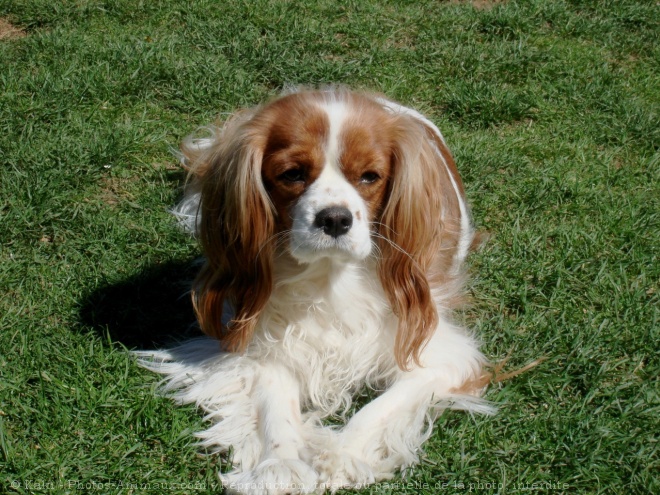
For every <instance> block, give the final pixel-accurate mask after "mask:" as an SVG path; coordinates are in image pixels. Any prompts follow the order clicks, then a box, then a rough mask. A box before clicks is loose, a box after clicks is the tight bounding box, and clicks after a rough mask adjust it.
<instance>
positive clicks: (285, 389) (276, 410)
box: [223, 363, 318, 495]
mask: <svg viewBox="0 0 660 495" xmlns="http://www.w3.org/2000/svg"><path fill="white" fill-rule="evenodd" d="M252 398H253V401H254V403H255V405H256V409H257V423H258V424H257V428H258V433H259V436H260V437H261V443H262V445H263V451H262V455H261V459H260V461H259V463H258V464H257V465H256V466H255V467H254V468H253V469H251V470H248V471H238V470H236V471H233V472H231V473H228V474H226V475H224V476H223V484H224V485H225V486H226V487H227V488H228V489H229V490H230V491H237V492H244V493H250V494H256V493H259V494H269V495H271V494H284V493H287V494H289V493H311V492H313V491H314V490H315V489H316V487H317V478H318V477H317V474H316V472H315V471H314V470H313V469H312V468H311V466H310V465H309V464H308V463H307V462H306V461H305V459H306V458H307V459H308V458H309V454H308V453H307V452H306V450H305V435H304V428H305V427H304V426H303V423H302V420H301V412H300V390H299V384H298V382H297V381H296V379H295V377H294V376H293V375H292V374H291V373H290V372H289V371H288V370H287V369H286V368H285V367H284V366H281V365H278V364H275V363H270V364H264V365H261V366H260V369H259V371H258V376H257V382H256V383H255V384H254V389H253V391H252Z"/></svg>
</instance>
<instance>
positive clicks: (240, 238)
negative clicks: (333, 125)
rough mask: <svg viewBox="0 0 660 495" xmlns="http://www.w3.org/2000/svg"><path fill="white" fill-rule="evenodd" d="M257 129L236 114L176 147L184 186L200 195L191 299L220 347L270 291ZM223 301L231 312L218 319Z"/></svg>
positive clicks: (268, 219)
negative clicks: (198, 258)
mask: <svg viewBox="0 0 660 495" xmlns="http://www.w3.org/2000/svg"><path fill="white" fill-rule="evenodd" d="M265 134H266V133H265V132H264V130H263V129H259V128H258V126H257V125H256V124H254V123H253V119H252V115H251V114H250V113H243V114H238V115H237V116H235V117H233V118H232V119H230V120H229V121H228V122H227V123H226V124H225V126H224V127H223V128H222V129H218V130H216V131H215V136H214V137H213V138H211V139H207V140H204V143H203V144H204V145H205V146H203V147H200V146H199V145H198V142H194V141H192V142H189V143H188V144H187V145H184V146H183V153H184V155H185V156H186V157H187V158H189V159H190V162H191V173H192V175H193V179H192V183H191V187H192V188H193V189H196V190H197V191H198V192H199V194H200V196H201V197H200V202H199V212H198V214H197V235H198V237H199V240H200V243H201V246H202V249H203V251H204V254H205V256H206V262H205V264H204V266H203V268H202V270H201V271H200V273H199V275H198V276H197V279H196V280H195V282H194V284H193V291H192V298H193V305H194V308H195V312H196V314H197V318H198V321H199V324H200V326H201V328H202V330H203V331H204V332H205V333H206V334H208V335H210V336H213V337H216V338H218V339H220V340H221V341H222V343H223V347H224V348H225V349H226V350H228V351H235V352H242V351H243V350H245V348H246V346H247V344H248V343H249V341H250V339H251V337H252V334H253V332H254V327H255V325H256V322H257V319H258V316H259V314H260V313H261V311H262V310H263V308H264V306H265V304H266V302H267V301H268V298H269V296H270V293H271V290H272V264H273V249H272V243H270V242H269V240H270V239H271V236H272V235H273V229H274V225H275V222H274V213H273V207H272V204H271V202H270V199H269V197H268V194H267V193H266V191H265V189H264V187H263V184H262V180H261V163H262V159H263V150H264V147H265V139H266V137H265ZM200 148H203V149H200ZM226 303H230V304H231V305H232V306H233V308H234V311H233V318H232V319H231V321H229V322H228V323H227V324H224V323H223V316H225V320H226V319H227V317H226V315H223V310H224V309H225V307H226Z"/></svg>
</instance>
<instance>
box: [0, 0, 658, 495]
mask: <svg viewBox="0 0 660 495" xmlns="http://www.w3.org/2000/svg"><path fill="white" fill-rule="evenodd" d="M0 18H3V19H5V20H8V21H10V22H11V23H13V24H14V25H15V26H18V27H20V28H22V29H23V31H24V34H25V35H24V36H16V35H15V34H14V35H13V36H11V37H7V38H3V39H0V492H1V493H49V494H50V493H122V494H130V493H173V494H174V493H200V494H202V493H212V492H217V491H218V489H217V488H214V485H217V477H216V472H217V471H218V469H221V468H222V466H223V465H224V460H223V459H222V458H220V457H217V456H216V457H206V458H204V457H201V456H199V452H198V450H197V449H196V447H195V445H194V439H193V437H192V435H191V434H192V432H194V431H197V430H199V429H201V428H202V424H203V422H202V419H201V415H200V413H199V412H197V411H195V410H194V408H191V407H178V406H175V405H174V404H172V403H170V402H169V401H168V400H166V399H163V398H158V397H157V396H156V395H155V394H154V387H155V384H156V382H157V378H156V377H154V376H153V375H151V374H150V373H148V372H145V371H143V370H141V369H138V368H137V367H136V366H135V364H134V363H133V361H132V360H131V358H130V357H129V356H128V354H127V352H126V347H128V348H131V347H135V346H138V347H146V348H150V347H154V346H157V345H164V344H167V343H168V342H171V341H172V340H174V339H180V338H184V337H185V336H186V335H189V334H190V333H191V331H190V330H188V328H187V326H188V323H190V322H191V321H192V315H191V313H190V308H189V307H188V304H187V303H186V301H185V300H180V299H178V298H179V295H180V294H182V293H183V291H184V290H185V289H184V287H185V282H186V280H188V279H189V278H190V277H191V273H192V272H194V269H192V270H191V268H190V262H191V260H193V259H194V258H195V257H196V255H197V254H198V250H197V247H196V246H195V243H194V241H192V240H191V239H189V238H187V237H186V236H184V235H183V234H182V233H180V232H179V231H178V229H177V227H176V225H175V222H174V220H173V218H172V217H171V216H170V215H169V214H168V213H167V208H168V206H170V205H172V204H173V203H174V202H175V201H176V199H177V197H178V195H179V194H180V190H179V187H180V185H181V181H182V177H183V176H182V174H181V172H180V171H178V169H177V167H176V165H175V164H174V160H173V158H172V156H171V154H170V151H169V150H170V148H171V147H175V146H176V145H177V143H178V142H179V140H180V139H181V138H182V137H183V136H185V135H186V134H188V133H190V132H192V131H194V130H195V129H196V127H197V126H199V125H203V124H206V123H209V122H211V121H212V120H214V119H215V117H216V116H217V115H219V114H221V113H224V112H230V111H232V110H234V109H236V108H238V107H242V106H246V105H252V104H255V103H257V102H259V101H261V100H262V99H264V98H266V97H268V96H270V95H273V94H276V93H277V92H278V91H279V90H281V89H282V88H283V87H285V86H286V85H290V84H308V85H316V84H324V83H343V84H348V85H350V86H353V87H357V88H365V89H371V90H377V91H381V92H384V93H386V94H387V95H389V96H390V97H392V98H394V99H397V100H400V101H402V102H404V103H406V104H409V105H412V106H415V107H417V108H419V109H420V110H422V111H423V112H425V113H426V114H428V115H429V116H430V117H431V118H433V120H434V121H435V122H436V123H437V124H438V125H439V126H440V128H441V129H443V131H444V133H445V135H446V138H447V140H448V142H449V144H450V146H451V148H452V149H453V151H454V153H455V155H456V158H457V162H458V165H459V168H460V170H461V173H462V174H463V177H464V179H465V183H466V187H467V194H468V196H469V199H470V201H471V203H472V208H473V214H474V217H475V222H476V224H477V226H478V227H479V228H480V229H482V230H485V231H488V232H490V233H491V238H490V241H489V242H488V244H487V245H486V246H485V248H484V249H483V250H482V251H480V252H479V253H477V254H476V255H474V256H473V257H472V258H471V266H472V272H473V274H474V278H473V282H472V284H471V291H472V293H473V296H474V304H473V305H472V306H471V307H470V308H469V309H468V310H467V311H466V313H465V315H463V317H464V318H465V319H466V320H467V321H468V322H469V324H470V325H471V326H472V327H474V328H475V330H476V331H477V332H478V334H479V336H480V337H481V339H482V340H483V342H484V350H485V352H486V353H487V355H488V356H489V357H490V358H491V359H492V360H494V361H497V360H500V359H502V358H504V357H505V356H506V355H507V354H508V353H509V352H510V351H511V352H512V354H511V358H510V360H509V362H508V365H507V366H508V368H509V369H515V368H516V367H519V366H522V365H524V364H525V363H527V362H530V361H533V360H535V359H537V358H539V357H541V356H545V357H547V360H546V361H544V362H543V363H542V364H540V365H539V366H537V367H536V368H534V369H533V370H531V371H529V372H527V373H525V374H523V375H521V376H519V377H516V378H514V379H512V380H510V381H507V382H504V383H501V384H497V385H494V386H493V387H491V389H490V390H489V392H488V394H487V398H488V399H490V400H491V401H493V402H496V403H498V404H500V410H499V413H498V415H497V416H494V417H488V418H484V417H475V418H471V417H470V416H469V415H466V414H462V413H459V412H450V413H446V414H444V415H443V416H442V417H441V418H440V419H439V421H438V425H437V429H436V432H435V434H434V436H433V437H432V439H431V440H430V442H429V443H428V444H427V447H426V454H425V455H424V458H423V462H422V463H421V464H420V465H419V466H418V467H416V468H415V469H414V470H412V472H411V473H410V474H409V477H408V478H406V480H402V479H401V478H395V479H394V480H392V481H391V483H389V484H385V483H383V484H379V485H375V486H374V487H371V488H368V489H366V490H364V491H363V493H365V494H366V493H429V494H431V493H470V492H472V493H475V492H476V493H484V494H486V493H528V492H530V491H532V492H534V493H538V492H542V493H589V494H591V493H594V494H595V493H631V494H632V493H654V492H655V493H658V492H660V482H659V481H658V479H659V478H658V477H659V476H660V459H659V456H658V443H657V442H658V433H659V432H660V425H659V421H658V417H659V415H660V403H659V400H658V392H659V390H658V389H659V387H658V376H659V375H660V363H659V358H658V342H660V331H659V329H660V322H659V313H660V312H659V300H658V299H659V295H658V291H659V287H658V285H659V284H658V282H659V280H660V260H659V259H658V249H659V246H660V222H659V216H660V187H659V184H660V155H659V150H658V146H659V144H660V117H659V114H658V110H659V106H660V105H659V104H660V77H659V64H658V61H659V60H660V40H659V37H660V34H659V33H660V25H659V20H660V7H659V6H658V3H657V2H655V1H628V0H622V1H602V2H597V1H587V0H584V1H570V2H569V1H529V2H523V1H520V2H515V1H501V2H493V3H489V2H483V1H479V2H469V1H462V2H461V1H452V2H441V1H430V0H429V1H426V0H422V1H403V0H401V1H376V0H364V1H362V0H361V1H339V2H335V1H332V2H331V1H328V0H322V1H320V2H311V1H310V2H305V1H291V2H279V1H274V0H272V1H265V0H260V1H253V2H230V1H225V2H223V1H217V0H206V1H198V2H188V1H186V2H183V1H174V0H162V1H137V0H106V1H101V0H80V1H75V2H74V1H60V2H53V1H52V0H0ZM69 480H71V483H70V482H69ZM407 482H411V483H413V485H410V486H408V485H406V484H405V483H407ZM143 483H149V485H142V484H143ZM159 483H164V485H158V484H159ZM424 483H427V484H428V487H425V486H424ZM437 483H439V484H440V485H438V488H436V484H437ZM443 483H445V484H446V485H445V487H444V488H443V486H442V484H443ZM533 483H537V484H538V485H533Z"/></svg>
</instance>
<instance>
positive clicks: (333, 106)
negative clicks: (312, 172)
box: [323, 101, 348, 172]
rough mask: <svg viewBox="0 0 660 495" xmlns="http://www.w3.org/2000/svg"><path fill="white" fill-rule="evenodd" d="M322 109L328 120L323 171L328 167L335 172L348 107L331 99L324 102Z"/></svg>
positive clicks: (337, 166) (337, 168)
mask: <svg viewBox="0 0 660 495" xmlns="http://www.w3.org/2000/svg"><path fill="white" fill-rule="evenodd" d="M324 110H325V112H326V114H327V115H328V122H329V132H328V140H327V141H326V143H325V163H324V164H323V165H324V167H323V168H324V172H325V169H327V168H328V167H330V168H333V169H334V171H335V172H340V171H341V167H340V164H339V158H340V157H341V152H342V145H341V141H340V136H341V129H342V127H343V125H344V122H345V121H346V118H347V117H348V109H347V108H346V105H345V104H344V103H343V102H340V101H333V102H329V103H326V104H325V105H324Z"/></svg>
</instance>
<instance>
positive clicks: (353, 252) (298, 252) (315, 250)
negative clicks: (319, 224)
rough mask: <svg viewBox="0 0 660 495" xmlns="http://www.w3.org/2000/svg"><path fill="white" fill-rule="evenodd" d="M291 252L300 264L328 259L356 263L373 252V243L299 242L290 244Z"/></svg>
mask: <svg viewBox="0 0 660 495" xmlns="http://www.w3.org/2000/svg"><path fill="white" fill-rule="evenodd" d="M289 254H290V255H291V257H292V258H293V259H294V260H296V261H297V262H298V263H300V264H311V263H316V262H318V261H321V260H324V259H327V260H330V261H333V262H335V261H336V262H338V263H355V262H360V261H363V260H365V259H366V258H368V257H369V255H370V254H371V244H370V243H369V244H358V243H352V242H338V241H331V242H322V243H319V242H298V243H296V242H295V241H294V242H292V243H291V245H290V246H289Z"/></svg>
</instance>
